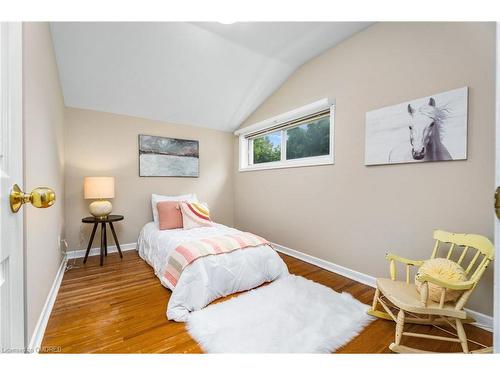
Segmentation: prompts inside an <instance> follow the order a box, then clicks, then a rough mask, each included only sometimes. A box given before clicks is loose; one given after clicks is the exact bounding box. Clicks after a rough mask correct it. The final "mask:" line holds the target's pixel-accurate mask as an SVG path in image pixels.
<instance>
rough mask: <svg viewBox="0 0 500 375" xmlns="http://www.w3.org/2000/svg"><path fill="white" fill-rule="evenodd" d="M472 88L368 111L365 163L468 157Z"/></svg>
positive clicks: (463, 88) (397, 162)
mask: <svg viewBox="0 0 500 375" xmlns="http://www.w3.org/2000/svg"><path fill="white" fill-rule="evenodd" d="M467 102H468V88H467V87H461V88H458V89H454V90H450V91H445V92H441V93H437V94H431V95H427V96H424V97H420V98H416V99H412V100H409V101H406V102H402V103H399V104H394V105H390V106H387V107H382V108H378V109H373V110H371V111H368V112H366V118H365V121H366V122H365V164H366V165H383V164H402V163H421V162H427V161H442V160H465V159H467V109H468V108H467Z"/></svg>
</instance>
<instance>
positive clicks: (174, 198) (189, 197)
mask: <svg viewBox="0 0 500 375" xmlns="http://www.w3.org/2000/svg"><path fill="white" fill-rule="evenodd" d="M165 201H168V202H180V201H189V202H196V203H198V198H197V197H196V194H184V195H171V196H169V195H159V194H151V208H152V209H153V221H154V222H155V224H158V222H159V219H158V207H156V205H157V204H158V202H165Z"/></svg>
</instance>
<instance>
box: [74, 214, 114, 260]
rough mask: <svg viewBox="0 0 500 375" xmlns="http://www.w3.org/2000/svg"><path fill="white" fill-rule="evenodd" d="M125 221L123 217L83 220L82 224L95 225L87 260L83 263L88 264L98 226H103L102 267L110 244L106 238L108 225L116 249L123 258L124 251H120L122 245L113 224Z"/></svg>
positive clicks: (91, 217) (88, 247)
mask: <svg viewBox="0 0 500 375" xmlns="http://www.w3.org/2000/svg"><path fill="white" fill-rule="evenodd" d="M121 220H123V216H122V215H108V216H107V217H105V218H102V219H99V218H97V217H94V216H88V217H84V218H83V219H82V223H89V224H94V228H92V234H91V235H90V241H89V244H88V246H87V252H86V253H85V258H84V259H83V263H87V258H88V256H89V253H90V248H91V247H92V242H93V241H94V236H95V232H96V230H97V226H98V225H99V224H101V255H100V256H101V259H100V265H101V266H102V263H103V260H104V256H107V255H108V242H107V237H106V224H108V225H109V227H110V228H111V233H112V234H113V239H114V240H115V244H116V248H117V249H118V253H119V254H120V258H123V255H122V250H121V249H120V244H119V243H118V238H117V237H116V233H115V228H114V227H113V223H114V222H115V221H121Z"/></svg>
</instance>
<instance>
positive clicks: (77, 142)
mask: <svg viewBox="0 0 500 375" xmlns="http://www.w3.org/2000/svg"><path fill="white" fill-rule="evenodd" d="M139 134H147V135H158V136H163V137H173V138H184V139H195V140H199V142H200V177H198V178H189V177H139V161H138V135H139ZM232 142H233V136H232V134H230V133H227V132H219V131H215V130H209V129H204V128H197V127H191V126H185V125H174V124H168V123H164V122H159V121H152V120H145V119H141V118H135V117H129V116H121V115H115V114H109V113H103V112H96V111H89V110H80V109H73V108H67V109H66V154H65V155H66V175H65V181H66V215H65V219H66V237H67V239H68V242H69V247H70V249H72V250H76V249H84V248H85V247H86V246H87V242H88V239H89V236H90V230H91V225H88V224H86V225H82V223H81V219H82V217H84V216H89V212H88V204H89V203H90V202H89V201H85V200H84V199H83V178H84V177H85V176H114V177H115V199H113V200H112V203H113V212H114V213H116V214H121V215H124V216H125V220H124V221H123V222H120V223H117V224H116V225H115V227H116V230H117V235H118V239H119V241H120V243H121V244H126V243H134V242H136V241H137V236H138V234H139V231H140V230H141V228H142V226H143V225H144V224H145V223H147V222H149V221H151V220H152V214H151V201H150V199H151V193H157V194H165V195H177V194H184V193H191V192H193V193H196V194H197V195H198V198H199V199H200V200H201V201H203V202H207V203H208V205H209V207H210V210H211V215H212V216H213V218H214V219H215V220H216V221H217V222H220V223H223V224H226V225H233V199H234V197H233V173H232V170H233V154H232V152H233V148H232V147H233V143H232ZM108 242H109V243H110V244H113V241H112V238H111V236H108ZM98 246H99V240H98V239H97V238H96V239H95V240H94V247H98Z"/></svg>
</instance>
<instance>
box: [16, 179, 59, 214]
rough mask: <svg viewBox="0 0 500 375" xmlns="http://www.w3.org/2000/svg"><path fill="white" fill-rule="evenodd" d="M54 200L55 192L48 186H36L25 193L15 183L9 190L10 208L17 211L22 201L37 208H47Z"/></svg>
mask: <svg viewBox="0 0 500 375" xmlns="http://www.w3.org/2000/svg"><path fill="white" fill-rule="evenodd" d="M55 201H56V193H55V192H54V190H52V189H50V188H48V187H37V188H36V189H34V190H33V191H32V192H31V193H29V194H26V193H23V192H22V191H21V189H20V188H19V186H17V184H15V185H14V186H12V189H11V191H10V209H11V210H12V212H17V211H19V209H20V208H21V206H22V205H23V204H24V203H31V204H32V205H33V206H35V207H37V208H47V207H50V206H52V205H53V204H54V202H55Z"/></svg>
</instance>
